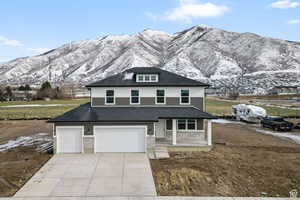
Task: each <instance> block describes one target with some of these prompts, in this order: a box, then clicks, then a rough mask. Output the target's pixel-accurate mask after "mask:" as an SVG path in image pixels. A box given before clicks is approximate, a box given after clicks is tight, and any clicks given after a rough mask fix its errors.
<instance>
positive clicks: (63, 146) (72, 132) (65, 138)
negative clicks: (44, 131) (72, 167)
mask: <svg viewBox="0 0 300 200" xmlns="http://www.w3.org/2000/svg"><path fill="white" fill-rule="evenodd" d="M82 134H83V127H82V126H76V127H74V126H72V127H68V126H61V127H56V135H57V153H81V152H82Z"/></svg>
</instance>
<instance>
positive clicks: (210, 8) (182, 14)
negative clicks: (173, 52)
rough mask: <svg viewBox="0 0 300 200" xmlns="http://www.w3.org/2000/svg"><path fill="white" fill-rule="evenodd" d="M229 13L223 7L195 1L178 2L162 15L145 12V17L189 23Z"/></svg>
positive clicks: (182, 0) (227, 9) (183, 0)
mask: <svg viewBox="0 0 300 200" xmlns="http://www.w3.org/2000/svg"><path fill="white" fill-rule="evenodd" d="M227 11H229V8H228V7H227V6H225V5H218V4H214V3H211V2H206V3H203V2H200V1H197V0H179V6H178V7H176V8H173V9H172V10H170V11H167V12H165V13H164V14H163V15H156V14H153V13H150V12H147V13H146V15H147V16H148V17H149V18H151V19H152V20H159V19H161V20H168V21H184V22H187V23H190V22H191V21H192V20H193V19H196V18H204V17H218V16H221V15H223V14H224V13H226V12H227Z"/></svg>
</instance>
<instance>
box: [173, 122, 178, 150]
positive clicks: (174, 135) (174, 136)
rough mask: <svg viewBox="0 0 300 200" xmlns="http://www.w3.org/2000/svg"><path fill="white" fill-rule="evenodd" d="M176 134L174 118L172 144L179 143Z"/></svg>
mask: <svg viewBox="0 0 300 200" xmlns="http://www.w3.org/2000/svg"><path fill="white" fill-rule="evenodd" d="M176 135H177V126H176V119H172V144H173V145H176V143H177V141H176V140H177V139H176Z"/></svg>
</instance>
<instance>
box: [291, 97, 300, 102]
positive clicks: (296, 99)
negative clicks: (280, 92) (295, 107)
mask: <svg viewBox="0 0 300 200" xmlns="http://www.w3.org/2000/svg"><path fill="white" fill-rule="evenodd" d="M292 100H294V101H300V97H293V98H292Z"/></svg>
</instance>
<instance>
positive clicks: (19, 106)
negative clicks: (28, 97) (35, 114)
mask: <svg viewBox="0 0 300 200" xmlns="http://www.w3.org/2000/svg"><path fill="white" fill-rule="evenodd" d="M76 105H78V104H29V105H9V106H0V108H30V107H56V106H76Z"/></svg>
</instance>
